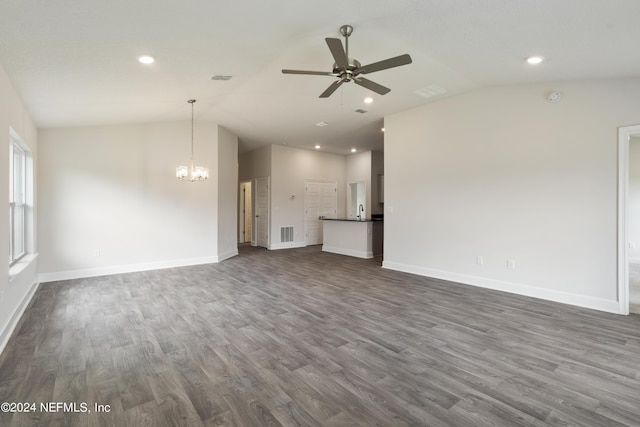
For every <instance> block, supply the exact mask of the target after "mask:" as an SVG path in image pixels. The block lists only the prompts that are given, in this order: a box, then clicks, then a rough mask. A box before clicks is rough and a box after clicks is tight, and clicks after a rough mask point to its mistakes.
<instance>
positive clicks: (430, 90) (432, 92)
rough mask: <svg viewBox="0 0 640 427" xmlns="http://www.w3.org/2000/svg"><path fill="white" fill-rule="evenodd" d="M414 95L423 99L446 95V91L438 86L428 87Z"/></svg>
mask: <svg viewBox="0 0 640 427" xmlns="http://www.w3.org/2000/svg"><path fill="white" fill-rule="evenodd" d="M413 93H415V94H416V95H420V96H421V97H423V98H432V97H434V96H438V95H442V94H443V93H447V90H446V89H445V88H443V87H442V86H438V85H429V86H427V87H423V88H422V89H418V90H416V91H414V92H413Z"/></svg>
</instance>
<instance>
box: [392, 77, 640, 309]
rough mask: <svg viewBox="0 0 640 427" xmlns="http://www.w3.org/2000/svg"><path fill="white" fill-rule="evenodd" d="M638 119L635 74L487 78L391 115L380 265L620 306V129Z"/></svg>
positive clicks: (565, 299) (601, 306)
mask: <svg viewBox="0 0 640 427" xmlns="http://www.w3.org/2000/svg"><path fill="white" fill-rule="evenodd" d="M551 90H559V91H561V92H563V93H564V97H563V99H562V101H561V102H559V103H557V104H551V103H548V102H547V101H546V99H545V98H546V97H545V95H546V94H547V93H548V92H549V91H551ZM638 123H640V80H637V79H629V80H613V81H584V82H558V83H556V84H535V85H521V86H505V87H495V88H488V89H484V90H478V91H475V92H472V93H467V94H464V95H460V96H455V97H451V98H447V99H444V100H440V101H437V102H434V103H431V104H429V105H425V106H423V107H420V108H416V109H412V110H410V111H405V112H401V113H398V114H395V115H392V116H390V117H386V118H385V128H386V132H385V187H386V192H385V248H384V254H385V260H384V267H386V268H392V269H397V270H402V271H409V272H414V273H417V274H423V275H428V276H434V277H440V278H444V279H450V280H457V281H460V282H464V283H469V284H473V285H478V286H485V287H489V288H495V289H501V290H505V291H510V292H516V293H520V294H525V295H532V296H536V297H540V298H546V299H550V300H555V301H561V302H567V303H570V304H575V305H581V306H586V307H592V308H597V309H601V310H606V311H612V312H618V304H617V281H616V271H617V269H616V262H617V261H616V244H617V225H616V223H617V129H618V127H620V126H627V125H632V124H638ZM477 256H482V257H483V259H484V264H483V265H479V264H478V263H477ZM508 260H513V261H514V262H515V269H508V268H507V265H508V264H507V262H508Z"/></svg>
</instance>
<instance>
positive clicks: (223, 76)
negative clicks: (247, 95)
mask: <svg viewBox="0 0 640 427" xmlns="http://www.w3.org/2000/svg"><path fill="white" fill-rule="evenodd" d="M231 77H233V76H232V75H230V74H214V75H213V76H211V80H231Z"/></svg>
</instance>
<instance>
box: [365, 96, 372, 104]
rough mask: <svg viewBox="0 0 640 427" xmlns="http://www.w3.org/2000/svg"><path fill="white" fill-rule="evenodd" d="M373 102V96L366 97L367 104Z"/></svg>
mask: <svg viewBox="0 0 640 427" xmlns="http://www.w3.org/2000/svg"><path fill="white" fill-rule="evenodd" d="M372 102H373V98H371V97H366V98H365V99H364V103H365V104H371V103H372Z"/></svg>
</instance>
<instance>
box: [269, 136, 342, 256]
mask: <svg viewBox="0 0 640 427" xmlns="http://www.w3.org/2000/svg"><path fill="white" fill-rule="evenodd" d="M271 155H272V166H271V246H272V247H278V243H280V227H286V226H291V225H292V226H293V227H294V242H291V246H304V245H305V237H304V197H305V181H306V180H316V181H335V182H337V183H338V217H341V216H344V215H345V201H346V200H345V197H346V196H345V191H346V180H345V157H344V156H341V155H338V154H330V153H322V152H317V151H311V150H303V149H299V148H293V147H285V146H281V145H272V146H271ZM291 196H295V198H294V199H293V200H292V199H291Z"/></svg>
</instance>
